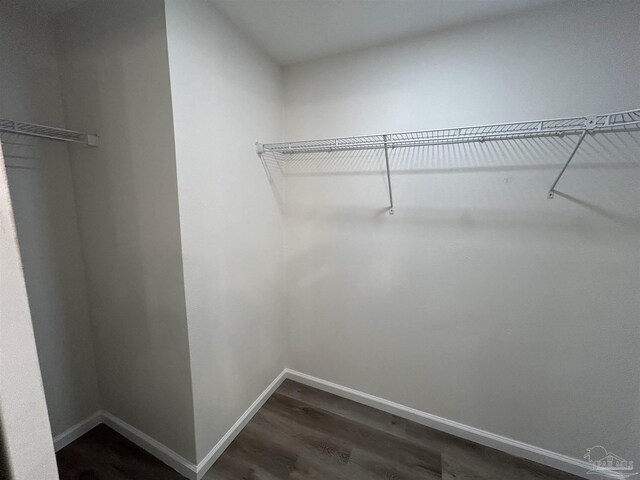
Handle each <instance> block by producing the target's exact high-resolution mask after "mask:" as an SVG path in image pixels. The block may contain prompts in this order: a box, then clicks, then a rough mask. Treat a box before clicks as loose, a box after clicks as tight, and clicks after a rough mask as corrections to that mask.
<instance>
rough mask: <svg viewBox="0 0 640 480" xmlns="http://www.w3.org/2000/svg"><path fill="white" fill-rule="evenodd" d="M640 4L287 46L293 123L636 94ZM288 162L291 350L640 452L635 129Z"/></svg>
mask: <svg viewBox="0 0 640 480" xmlns="http://www.w3.org/2000/svg"><path fill="white" fill-rule="evenodd" d="M639 25H640V3H638V2H577V3H572V2H569V3H562V4H558V5H554V6H550V7H545V8H544V9H541V10H538V11H536V12H533V13H528V14H523V15H518V16H512V17H505V18H503V19H501V20H500V21H494V22H486V23H481V24H475V25H471V26H468V27H465V28H459V29H455V30H450V31H444V32H441V33H439V34H434V35H430V36H426V37H423V38H417V39H414V40H412V41H407V42H404V43H398V44H394V45H390V46H387V47H384V48H378V49H371V50H364V51H360V52H357V53H352V54H347V55H342V56H338V57H331V58H328V59H325V60H322V61H315V62H311V63H304V64H299V65H295V66H292V67H288V68H286V69H285V71H284V76H285V110H284V137H285V139H286V140H289V139H290V140H298V139H312V138H323V137H331V136H345V135H353V134H366V133H384V132H388V131H402V130H416V129H429V128H439V127H456V126H465V125H474V124H485V123H495V122H505V121H507V122H508V121H517V120H529V119H531V120H533V119H538V118H554V117H561V116H571V115H578V114H589V113H602V112H607V111H617V110H625V109H631V108H638V106H640V48H639V47H640V29H639ZM575 140H576V138H575V137H569V138H559V139H558V138H555V139H551V138H549V139H546V140H522V141H518V142H486V143H484V144H482V145H480V144H468V145H461V146H440V147H433V148H429V149H426V148H425V149H415V150H411V151H409V150H405V151H401V150H398V151H393V152H392V153H391V166H392V170H393V172H394V173H393V176H392V182H393V194H394V199H395V203H396V214H395V215H394V216H390V215H388V213H387V211H386V209H385V207H386V206H387V205H388V194H387V189H386V178H385V175H384V173H383V170H382V166H383V164H384V163H383V162H384V160H383V157H382V155H381V154H380V152H378V153H374V154H366V153H365V154H363V153H352V154H338V153H334V154H331V155H325V156H324V157H323V160H322V161H320V162H315V161H314V160H313V159H312V157H311V156H310V155H307V156H306V157H304V158H303V160H302V161H298V162H294V163H293V164H291V166H290V167H288V169H287V177H286V178H287V181H286V183H287V189H286V214H285V240H284V244H285V255H286V285H287V289H288V304H287V305H288V314H289V316H290V319H291V339H290V345H291V352H290V358H289V360H288V361H287V363H288V366H290V367H292V368H294V369H296V370H300V371H302V372H306V373H309V374H312V375H315V376H318V377H321V378H324V379H327V380H330V381H333V382H336V383H338V384H342V385H348V386H349V387H352V388H355V389H358V390H361V391H365V392H368V393H371V394H373V395H377V396H380V397H383V398H386V399H390V400H393V401H396V402H399V403H402V404H405V405H408V406H411V407H414V408H417V409H419V410H423V411H426V412H429V413H432V414H435V415H439V416H441V417H445V418H448V419H452V420H455V421H458V422H462V423H464V424H467V425H471V426H474V427H477V428H481V429H484V430H487V431H490V432H493V433H497V434H501V435H505V436H507V437H511V438H514V439H517V440H520V441H523V442H527V443H531V444H533V445H536V446H539V447H543V448H546V449H549V450H553V451H556V452H560V453H563V454H566V455H570V456H572V457H575V458H579V459H582V457H583V455H584V454H585V453H586V449H587V448H589V447H592V446H594V445H602V446H605V447H606V448H607V449H608V450H610V451H613V452H615V453H617V454H618V455H621V456H623V457H625V458H630V459H633V458H639V455H640V451H639V450H638V445H639V444H640V423H639V421H638V419H639V418H640V412H639V410H638V405H639V401H638V397H639V395H640V390H639V388H640V377H639V376H638V369H639V367H640V324H639V323H638V318H639V317H640V300H639V296H638V292H639V291H640V209H638V205H640V161H639V160H638V158H639V157H640V155H639V153H638V152H639V148H640V138H639V136H638V134H634V135H631V134H620V135H615V136H596V137H593V138H592V137H589V138H588V139H587V140H586V144H585V145H584V146H583V147H582V149H581V150H580V152H579V154H578V156H577V157H576V159H575V161H574V164H572V165H571V167H570V168H569V170H568V171H567V173H566V174H565V176H564V177H563V179H562V181H561V183H560V184H559V186H558V189H559V190H560V191H561V192H563V193H564V195H563V196H560V195H558V196H557V197H556V199H554V200H547V199H546V195H547V191H548V189H549V187H550V186H551V183H552V182H553V180H554V179H555V177H556V175H557V173H558V171H559V169H560V166H561V165H562V163H563V162H564V160H565V159H566V157H567V155H568V154H569V152H570V151H571V148H572V145H573V144H574V142H575Z"/></svg>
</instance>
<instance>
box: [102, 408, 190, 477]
mask: <svg viewBox="0 0 640 480" xmlns="http://www.w3.org/2000/svg"><path fill="white" fill-rule="evenodd" d="M102 420H103V422H104V423H105V424H106V425H108V426H109V427H111V428H112V429H114V430H115V431H116V432H118V433H119V434H120V435H122V436H123V437H126V438H127V439H129V440H130V441H132V442H133V443H135V444H136V445H138V446H139V447H140V448H142V449H144V450H146V451H147V452H149V453H150V454H151V455H153V456H154V457H156V458H157V459H158V460H160V461H162V462H164V463H165V464H167V465H169V466H170V467H171V468H173V469H174V470H175V471H176V472H178V473H180V474H181V475H184V476H185V477H187V478H188V479H190V480H196V476H197V474H196V466H195V464H194V463H193V462H190V461H189V460H187V459H186V458H184V457H183V456H182V455H179V454H177V453H176V452H174V451H173V450H171V449H170V448H169V447H167V446H166V445H163V444H162V443H160V442H158V441H157V440H155V439H153V438H151V437H150V436H149V435H147V434H146V433H144V432H142V431H140V430H138V429H137V428H135V427H133V426H131V425H129V424H128V423H127V422H125V421H124V420H121V419H120V418H118V417H116V416H115V415H112V414H110V413H109V412H102Z"/></svg>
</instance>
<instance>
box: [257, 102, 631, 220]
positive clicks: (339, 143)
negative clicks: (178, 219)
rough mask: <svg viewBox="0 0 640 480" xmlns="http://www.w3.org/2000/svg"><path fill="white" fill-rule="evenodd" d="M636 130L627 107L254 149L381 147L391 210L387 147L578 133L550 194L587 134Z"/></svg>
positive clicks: (285, 151) (550, 195)
mask: <svg viewBox="0 0 640 480" xmlns="http://www.w3.org/2000/svg"><path fill="white" fill-rule="evenodd" d="M635 130H640V109H634V110H627V111H624V112H613V113H603V114H600V115H585V116H578V117H568V118H554V119H546V120H532V121H526V122H513V123H497V124H491V125H476V126H471V127H458V128H441V129H436V130H421V131H414V132H396V133H386V134H377V135H359V136H353V137H339V138H325V139H321V140H304V141H296V142H281V143H267V144H261V143H257V144H256V150H257V153H258V155H260V156H262V155H264V154H266V153H272V154H282V155H285V156H284V157H281V158H282V159H283V161H284V162H285V163H286V160H287V158H286V155H287V154H295V153H313V152H335V151H348V150H374V149H384V151H385V160H386V162H385V165H386V169H387V179H388V182H389V197H390V204H391V206H390V213H393V196H392V193H391V177H390V171H389V153H388V152H389V149H394V148H410V147H426V146H435V145H451V144H459V143H472V142H478V143H483V142H486V141H497V140H516V139H523V138H537V137H552V136H556V137H557V136H563V135H579V136H580V137H579V138H578V141H577V142H576V144H575V146H574V148H573V150H572V152H571V154H570V155H569V158H568V159H567V161H566V163H565V164H564V166H563V168H562V169H561V171H560V173H559V175H558V177H557V178H556V180H555V182H554V183H553V184H552V186H551V188H550V189H549V191H548V193H547V198H553V197H554V192H555V187H556V185H557V183H558V181H559V180H560V178H561V177H562V175H563V173H564V172H565V170H566V168H567V167H568V166H569V163H571V160H572V159H573V157H574V156H575V154H576V153H577V151H578V148H579V147H580V145H581V143H582V141H583V140H584V138H585V137H586V135H587V134H596V133H613V132H624V131H635Z"/></svg>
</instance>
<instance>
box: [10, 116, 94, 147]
mask: <svg viewBox="0 0 640 480" xmlns="http://www.w3.org/2000/svg"><path fill="white" fill-rule="evenodd" d="M0 132H5V133H14V134H17V135H29V136H31V137H40V138H48V139H50V140H60V141H63V142H73V143H84V144H86V145H89V146H92V147H96V146H97V145H98V135H95V134H90V133H82V132H74V131H73V130H65V129H63V128H57V127H48V126H46V125H38V124H35V123H26V122H19V121H16V120H6V119H3V118H0Z"/></svg>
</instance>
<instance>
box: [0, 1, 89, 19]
mask: <svg viewBox="0 0 640 480" xmlns="http://www.w3.org/2000/svg"><path fill="white" fill-rule="evenodd" d="M84 1H85V0H0V14H4V15H8V14H21V15H35V16H38V17H42V18H53V17H55V16H56V15H59V14H61V13H63V12H65V11H66V10H69V9H71V8H73V7H75V6H77V5H80V4H81V3H82V2H84Z"/></svg>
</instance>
